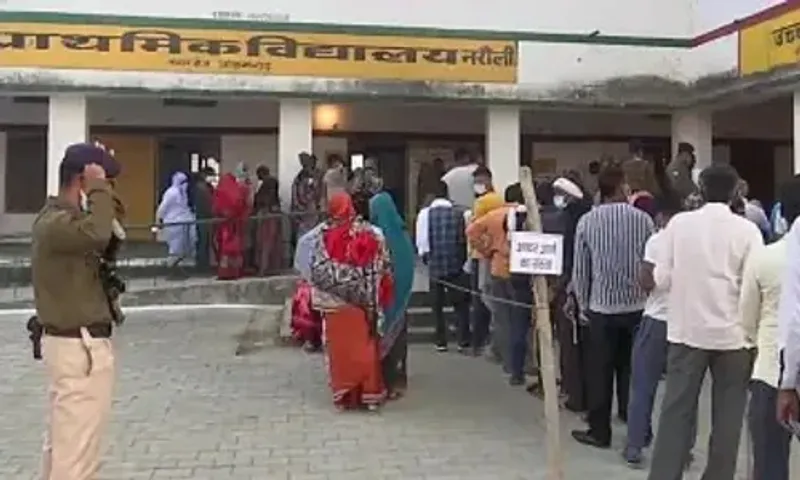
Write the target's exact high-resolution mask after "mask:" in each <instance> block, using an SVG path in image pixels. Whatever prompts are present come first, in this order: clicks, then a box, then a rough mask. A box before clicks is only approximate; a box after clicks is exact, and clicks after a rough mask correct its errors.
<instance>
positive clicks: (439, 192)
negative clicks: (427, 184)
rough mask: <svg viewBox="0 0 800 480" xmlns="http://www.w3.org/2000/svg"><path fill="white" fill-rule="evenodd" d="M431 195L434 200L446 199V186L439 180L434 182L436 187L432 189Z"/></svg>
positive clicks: (447, 193) (447, 192) (447, 195)
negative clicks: (434, 197) (433, 196)
mask: <svg viewBox="0 0 800 480" xmlns="http://www.w3.org/2000/svg"><path fill="white" fill-rule="evenodd" d="M433 194H434V195H435V196H436V198H448V197H449V196H450V192H449V191H448V188H447V184H446V183H445V182H443V181H441V180H439V181H438V182H436V185H435V186H434V187H433Z"/></svg>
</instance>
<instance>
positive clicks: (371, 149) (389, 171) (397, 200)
mask: <svg viewBox="0 0 800 480" xmlns="http://www.w3.org/2000/svg"><path fill="white" fill-rule="evenodd" d="M353 143H355V145H354V146H355V147H356V148H351V149H350V153H349V155H348V156H349V157H350V156H352V155H359V154H360V155H363V156H364V158H372V159H375V160H377V164H378V171H379V172H380V175H381V177H382V178H383V188H384V190H385V191H386V193H388V194H389V195H390V196H391V197H392V200H394V204H395V207H397V211H398V212H399V213H400V216H401V217H403V220H405V219H406V217H407V215H406V207H407V201H408V162H407V161H406V147H405V145H359V144H358V142H353ZM359 147H360V148H359Z"/></svg>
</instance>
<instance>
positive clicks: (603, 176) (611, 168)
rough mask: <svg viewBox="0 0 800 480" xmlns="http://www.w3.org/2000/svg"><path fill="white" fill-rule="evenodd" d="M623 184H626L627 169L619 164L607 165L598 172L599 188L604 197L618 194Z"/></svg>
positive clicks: (601, 195)
mask: <svg viewBox="0 0 800 480" xmlns="http://www.w3.org/2000/svg"><path fill="white" fill-rule="evenodd" d="M623 184H625V170H623V169H622V167H621V166H619V165H617V164H609V165H606V166H605V167H603V168H602V169H601V170H600V173H598V174H597V188H598V190H599V191H600V197H601V198H602V199H606V198H609V197H612V196H614V195H616V194H617V193H618V192H619V191H620V189H621V188H622V185H623Z"/></svg>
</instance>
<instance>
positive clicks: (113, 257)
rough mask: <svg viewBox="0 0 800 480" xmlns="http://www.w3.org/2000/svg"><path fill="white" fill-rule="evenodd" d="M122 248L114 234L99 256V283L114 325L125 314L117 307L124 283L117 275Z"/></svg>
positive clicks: (117, 235)
mask: <svg viewBox="0 0 800 480" xmlns="http://www.w3.org/2000/svg"><path fill="white" fill-rule="evenodd" d="M121 246H122V238H120V235H119V234H118V233H117V232H115V234H114V235H111V240H110V241H109V243H108V246H106V249H105V250H104V251H103V254H102V255H101V256H100V281H101V282H102V283H103V293H104V294H105V296H106V301H107V302H108V308H109V310H111V318H112V320H114V323H115V324H116V325H121V324H122V322H124V321H125V314H124V313H123V312H122V308H121V307H120V305H119V297H120V295H122V294H123V293H125V288H126V286H125V282H124V281H123V280H122V279H121V278H119V276H118V275H117V254H118V253H119V249H120V247H121Z"/></svg>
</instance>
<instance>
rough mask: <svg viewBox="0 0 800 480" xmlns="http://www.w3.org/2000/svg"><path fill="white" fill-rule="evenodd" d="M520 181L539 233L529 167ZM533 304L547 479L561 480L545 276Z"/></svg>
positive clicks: (536, 284) (538, 278) (537, 282)
mask: <svg viewBox="0 0 800 480" xmlns="http://www.w3.org/2000/svg"><path fill="white" fill-rule="evenodd" d="M519 183H520V187H522V195H523V196H524V197H525V208H526V209H527V211H528V215H527V218H528V219H527V227H528V231H531V232H541V231H542V218H541V215H540V213H539V201H538V200H537V199H536V190H534V188H533V174H532V173H531V169H530V168H528V167H522V168H520V170H519ZM532 288H533V299H534V301H533V303H534V305H535V308H534V309H533V312H532V314H531V322H532V323H533V328H534V329H535V331H536V332H537V333H538V334H539V353H540V355H541V358H540V365H539V368H540V369H541V371H542V383H543V385H542V388H543V389H544V415H545V422H546V425H547V467H548V475H547V478H548V479H549V480H564V459H563V457H562V452H561V425H560V421H559V409H558V389H557V386H556V371H555V360H554V358H553V357H554V355H553V328H552V324H551V322H550V295H549V292H548V288H547V279H546V278H545V277H544V276H543V275H535V276H534V277H533V286H532Z"/></svg>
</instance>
